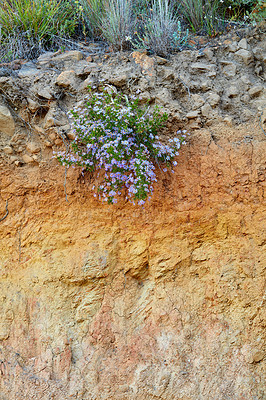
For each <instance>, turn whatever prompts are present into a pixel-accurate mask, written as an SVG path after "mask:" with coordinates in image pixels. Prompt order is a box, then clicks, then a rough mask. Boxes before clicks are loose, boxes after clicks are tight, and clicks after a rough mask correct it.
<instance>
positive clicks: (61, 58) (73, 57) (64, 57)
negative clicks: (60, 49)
mask: <svg viewBox="0 0 266 400" xmlns="http://www.w3.org/2000/svg"><path fill="white" fill-rule="evenodd" d="M82 59H83V53H82V52H81V51H78V50H71V51H66V52H65V53H63V54H59V55H58V56H56V57H53V59H52V60H53V63H57V62H66V61H71V62H74V61H80V60H82Z"/></svg>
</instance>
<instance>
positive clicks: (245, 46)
mask: <svg viewBox="0 0 266 400" xmlns="http://www.w3.org/2000/svg"><path fill="white" fill-rule="evenodd" d="M237 47H238V48H239V49H244V50H247V49H248V42H247V39H246V38H243V39H241V40H240V41H239V42H238V46H237Z"/></svg>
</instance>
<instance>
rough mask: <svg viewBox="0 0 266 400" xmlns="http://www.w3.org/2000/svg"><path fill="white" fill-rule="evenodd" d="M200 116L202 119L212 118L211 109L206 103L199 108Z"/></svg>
mask: <svg viewBox="0 0 266 400" xmlns="http://www.w3.org/2000/svg"><path fill="white" fill-rule="evenodd" d="M201 114H202V115H203V116H204V117H212V108H211V106H210V104H209V103H206V104H204V106H202V107H201Z"/></svg>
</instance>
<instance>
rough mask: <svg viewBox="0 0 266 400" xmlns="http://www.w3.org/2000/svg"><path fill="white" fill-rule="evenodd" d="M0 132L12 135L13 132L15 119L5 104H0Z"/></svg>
mask: <svg viewBox="0 0 266 400" xmlns="http://www.w3.org/2000/svg"><path fill="white" fill-rule="evenodd" d="M0 132H2V133H5V134H6V135H8V136H13V134H14V132H15V121H14V118H13V117H12V114H11V112H10V111H9V109H8V108H7V107H6V106H3V105H0Z"/></svg>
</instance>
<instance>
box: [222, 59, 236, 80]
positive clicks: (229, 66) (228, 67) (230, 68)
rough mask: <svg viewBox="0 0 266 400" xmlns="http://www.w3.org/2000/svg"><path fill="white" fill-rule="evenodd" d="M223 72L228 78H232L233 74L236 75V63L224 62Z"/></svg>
mask: <svg viewBox="0 0 266 400" xmlns="http://www.w3.org/2000/svg"><path fill="white" fill-rule="evenodd" d="M223 64H224V66H223V70H222V71H223V74H224V75H225V76H227V77H228V78H232V77H233V76H235V75H236V69H237V68H236V65H235V64H234V63H233V62H230V61H229V62H227V63H223Z"/></svg>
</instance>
